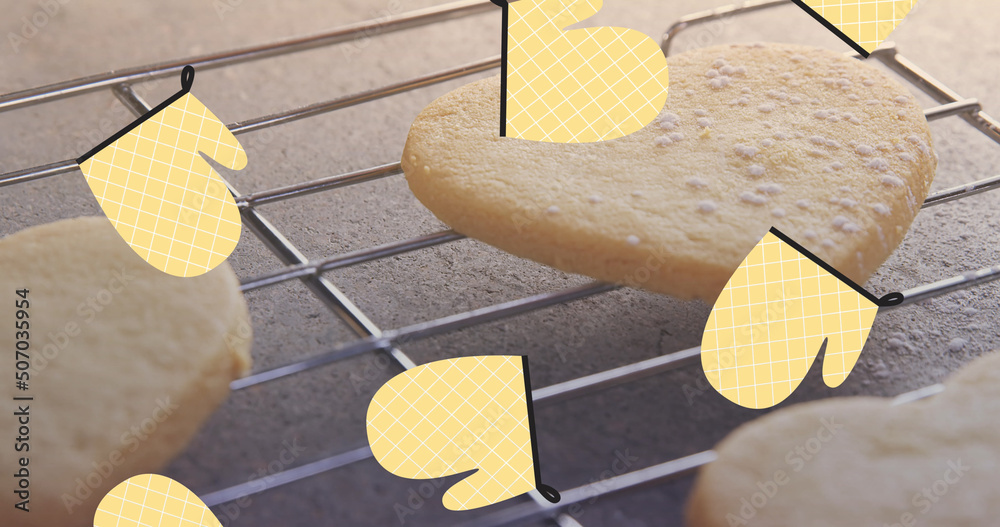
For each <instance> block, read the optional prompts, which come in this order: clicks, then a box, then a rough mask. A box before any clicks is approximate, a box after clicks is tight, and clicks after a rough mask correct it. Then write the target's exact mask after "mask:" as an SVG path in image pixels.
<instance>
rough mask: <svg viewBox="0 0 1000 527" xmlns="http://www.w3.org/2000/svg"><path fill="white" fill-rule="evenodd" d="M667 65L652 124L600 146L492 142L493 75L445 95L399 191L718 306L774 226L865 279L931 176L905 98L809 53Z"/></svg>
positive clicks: (599, 269) (604, 270)
mask: <svg viewBox="0 0 1000 527" xmlns="http://www.w3.org/2000/svg"><path fill="white" fill-rule="evenodd" d="M669 67H670V82H671V84H670V92H669V93H670V94H669V97H668V100H667V104H666V106H665V107H664V109H663V111H662V112H661V114H660V115H659V117H658V118H657V120H655V121H654V122H653V123H651V124H650V125H648V126H647V127H645V128H643V129H642V130H640V131H638V132H636V133H634V134H631V135H629V136H626V137H623V138H620V139H615V140H612V141H605V142H601V143H590V144H548V143H540V142H533V141H525V140H520V139H514V138H501V137H499V122H500V115H499V111H500V99H499V95H500V80H499V77H493V78H489V79H484V80H481V81H478V82H474V83H472V84H469V85H467V86H464V87H462V88H459V89H457V90H455V91H453V92H451V93H448V94H446V95H444V96H442V97H441V98H439V99H437V100H436V101H434V102H433V103H431V104H430V105H429V106H428V107H427V108H426V109H424V111H423V112H422V113H421V114H420V115H419V116H418V117H417V119H416V120H415V122H414V123H413V125H412V126H411V128H410V133H409V137H408V138H407V142H406V146H405V149H404V152H403V157H402V166H403V170H404V172H405V173H406V178H407V181H408V182H409V185H410V189H411V190H412V191H413V193H414V194H415V195H416V196H417V198H418V199H419V200H420V201H421V202H422V203H423V204H424V205H425V206H427V208H429V209H430V210H431V211H432V212H433V213H434V214H435V215H436V216H437V217H438V218H439V219H440V220H441V221H443V222H444V223H446V224H448V225H450V226H451V227H452V228H454V229H455V230H456V231H458V232H461V233H463V234H466V235H468V236H470V237H473V238H477V239H480V240H482V241H484V242H486V243H489V244H491V245H494V246H497V247H499V248H501V249H503V250H505V251H508V252H510V253H513V254H515V255H518V256H522V257H526V258H530V259H533V260H536V261H539V262H542V263H544V264H548V265H551V266H553V267H556V268H558V269H561V270H564V271H567V272H573V273H580V274H584V275H589V276H592V277H594V278H597V279H600V280H604V281H608V282H615V283H622V284H625V285H628V286H634V287H643V288H646V289H649V290H652V291H656V292H660V293H666V294H671V295H674V296H676V297H679V298H683V299H688V298H701V299H703V300H706V301H708V302H710V303H711V302H714V301H715V299H716V297H717V296H718V294H719V292H720V291H721V290H722V288H723V286H724V285H725V284H726V282H727V281H728V279H729V277H730V276H731V275H732V273H733V271H734V270H735V269H736V268H737V267H738V266H739V264H740V262H741V261H742V260H743V258H744V257H746V255H747V253H749V252H750V250H751V249H753V247H754V245H756V243H757V242H758V241H759V240H760V239H761V237H763V236H764V234H765V233H766V232H767V230H768V229H769V228H770V227H772V226H775V227H777V228H779V229H780V230H781V231H782V232H785V233H786V234H788V235H789V236H791V237H792V238H793V239H795V240H796V241H798V242H799V243H801V244H802V245H803V246H805V247H806V248H807V249H809V250H810V251H812V252H814V253H816V254H817V255H818V256H819V257H821V258H823V259H824V260H825V261H827V262H829V263H830V264H832V265H833V266H834V267H836V268H837V269H838V270H840V271H841V272H843V273H844V274H845V275H847V276H848V277H850V278H851V279H852V280H855V281H857V282H859V283H864V282H865V281H866V280H867V279H868V277H869V276H870V275H871V274H872V273H873V272H874V271H875V269H877V268H878V266H879V265H881V264H882V262H884V261H885V259H886V258H888V256H889V255H890V254H891V253H892V251H893V250H894V249H895V248H896V246H897V245H898V244H899V243H900V241H901V240H902V239H903V236H904V235H905V233H906V230H907V229H908V228H909V225H910V223H911V222H912V221H913V218H914V216H915V215H916V213H917V211H918V210H919V208H920V206H921V204H922V203H923V201H924V199H925V198H926V197H927V193H928V191H929V189H930V185H931V181H932V179H933V177H934V171H935V168H936V166H937V160H936V157H935V155H934V152H933V150H932V146H931V134H930V129H929V127H928V125H927V122H926V120H925V119H924V115H923V111H922V109H921V108H920V106H919V104H918V103H917V101H916V99H915V98H914V97H913V96H912V95H911V94H910V93H909V92H908V91H907V90H906V89H905V88H904V87H903V86H902V85H900V84H899V83H898V82H896V81H894V80H892V79H890V78H889V77H888V76H887V75H886V74H884V73H882V72H881V71H880V70H878V69H875V68H874V67H872V66H869V65H867V64H864V63H862V62H861V61H858V60H856V59H853V58H849V57H846V56H844V55H841V54H839V53H835V52H832V51H828V50H824V49H818V48H811V47H805V46H796V45H787V44H767V45H760V44H757V45H727V46H718V47H712V48H705V49H700V50H694V51H690V52H686V53H683V54H679V55H676V56H674V57H671V58H670V59H669ZM593 196H600V200H593V199H591V198H592V197H593ZM552 211H558V213H552ZM636 242H638V243H636Z"/></svg>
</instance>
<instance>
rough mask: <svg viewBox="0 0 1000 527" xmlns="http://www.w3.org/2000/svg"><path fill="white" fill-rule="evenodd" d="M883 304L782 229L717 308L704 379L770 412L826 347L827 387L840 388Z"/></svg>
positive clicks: (885, 300)
mask: <svg viewBox="0 0 1000 527" xmlns="http://www.w3.org/2000/svg"><path fill="white" fill-rule="evenodd" d="M902 301H903V295H901V294H899V293H890V294H888V295H886V296H884V297H882V298H881V299H879V298H876V297H875V296H873V295H872V294H871V293H869V292H867V291H865V290H864V289H862V288H861V287H860V286H858V285H857V284H854V283H853V282H851V281H850V280H849V279H847V278H846V277H845V276H843V275H842V274H841V273H839V272H838V271H837V270H835V269H834V268H833V267H831V266H829V265H827V264H826V263H825V262H823V261H822V260H820V259H819V258H817V257H816V256H815V255H813V254H812V253H810V252H808V251H806V250H805V249H804V248H802V247H801V246H800V245H798V244H797V243H795V242H794V241H792V240H791V239H790V238H788V237H787V236H785V235H784V234H782V233H781V232H780V231H778V230H777V229H774V228H772V229H771V231H770V232H769V233H768V234H767V235H765V236H764V238H763V239H762V240H761V241H760V243H758V244H757V246H756V247H754V249H753V251H751V252H750V254H749V255H747V257H746V259H745V260H743V263H742V264H740V266H739V267H738V268H737V269H736V272H735V273H734V274H733V276H732V278H730V279H729V283H728V284H726V287H725V289H723V290H722V294H721V295H720V296H719V299H718V300H717V301H716V302H715V306H714V307H713V308H712V313H711V314H710V315H709V317H708V324H707V326H706V327H705V333H704V335H703V336H702V343H701V363H702V367H703V368H704V370H705V376H706V377H707V378H708V382H709V384H711V385H712V387H714V388H715V389H716V390H717V391H718V392H719V393H720V394H722V396H723V397H725V398H726V399H729V400H730V401H732V402H734V403H736V404H738V405H740V406H743V407H746V408H758V409H760V408H770V407H772V406H774V405H776V404H778V403H780V402H781V401H783V400H785V398H787V397H788V396H789V395H791V394H792V392H794V391H795V389H796V388H798V386H799V384H800V383H801V382H802V380H803V379H804V378H805V376H806V372H808V371H809V369H810V368H811V367H812V364H813V361H815V359H816V355H817V354H818V353H819V350H820V348H821V347H822V345H823V341H824V340H826V342H827V344H826V353H825V354H824V357H823V380H824V382H826V385H827V386H829V387H831V388H836V387H837V386H840V384H841V383H843V382H844V380H845V379H847V376H848V375H849V374H850V373H851V370H853V369H854V365H855V364H856V363H857V361H858V357H859V356H860V355H861V350H862V348H864V345H865V341H866V340H867V339H868V332H869V331H870V330H871V326H872V323H873V322H874V320H875V314H876V313H877V312H878V308H879V307H885V306H891V305H898V304H899V303H901V302H902Z"/></svg>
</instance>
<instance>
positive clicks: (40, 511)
mask: <svg viewBox="0 0 1000 527" xmlns="http://www.w3.org/2000/svg"><path fill="white" fill-rule="evenodd" d="M0 269H3V273H0V286H2V289H3V291H5V292H6V293H5V294H6V295H8V296H10V297H11V298H10V301H9V302H3V306H2V307H0V317H3V319H4V320H8V321H14V320H19V321H27V324H26V325H23V326H24V327H23V328H21V329H16V328H15V327H14V323H13V322H11V323H10V325H9V327H7V328H5V329H4V330H3V331H2V335H3V339H4V342H6V343H7V346H9V347H10V348H11V349H12V350H13V348H14V346H15V344H14V342H15V341H17V340H25V337H27V342H29V346H28V349H27V350H26V352H25V353H26V354H27V358H24V360H25V361H26V362H27V363H28V364H30V366H29V367H27V368H26V369H24V370H23V371H24V372H26V373H27V374H28V377H27V381H26V382H27V390H18V389H17V388H16V387H15V382H14V380H13V379H11V381H10V382H4V383H3V385H2V386H0V397H3V398H4V399H5V400H7V401H11V399H12V398H13V397H17V396H30V397H33V399H32V400H24V401H16V402H15V403H14V404H17V405H23V407H24V408H26V409H27V410H26V411H27V413H28V414H29V416H28V418H27V421H28V423H27V425H25V426H27V427H28V429H29V432H30V434H27V435H30V442H28V443H27V444H29V448H30V450H27V449H25V450H23V451H20V450H15V448H14V446H13V445H11V446H10V448H4V449H0V466H3V467H5V470H7V469H9V471H10V474H14V472H15V471H16V470H17V469H18V468H19V467H20V466H21V463H22V462H21V461H20V459H21V458H22V457H25V458H27V459H28V460H29V461H28V464H27V467H26V468H27V470H28V472H29V474H30V483H31V486H30V504H29V507H30V512H29V513H24V512H22V511H21V510H18V509H16V508H14V504H15V503H16V502H19V501H20V498H18V497H17V496H15V495H14V494H12V493H10V492H8V493H6V497H5V498H4V499H3V500H2V503H3V504H4V506H3V508H2V510H0V525H17V526H19V527H41V526H45V527H74V526H79V527H88V526H92V525H93V519H94V511H95V510H96V509H97V505H98V503H99V502H100V500H101V498H103V497H104V495H105V494H106V493H107V492H108V491H109V490H111V489H112V488H113V487H115V485H117V484H118V483H120V482H121V481H123V480H125V479H127V478H129V477H130V476H133V475H136V474H142V473H147V472H154V471H156V470H159V469H160V468H162V467H163V466H164V465H165V464H166V463H167V462H168V461H169V460H170V459H171V458H172V457H173V456H174V455H175V454H177V453H178V452H179V451H180V450H181V449H182V448H184V446H185V445H186V444H187V442H188V440H190V439H191V437H192V436H193V435H194V434H195V432H197V431H198V429H199V427H200V426H201V424H202V423H203V422H204V421H205V419H207V418H208V416H209V414H211V413H212V411H213V410H214V409H215V408H216V407H218V406H219V405H220V404H221V403H222V401H223V400H225V399H226V397H227V396H228V395H229V391H230V390H229V383H230V382H231V381H232V380H234V379H236V378H238V377H241V376H242V375H244V374H245V373H246V372H247V371H248V370H249V367H250V353H249V350H250V344H251V331H250V324H249V318H248V313H247V307H246V304H245V302H244V300H243V295H242V294H241V293H240V289H239V281H238V280H237V278H236V275H235V274H234V273H233V271H232V270H231V269H230V268H229V265H228V264H226V263H223V264H221V265H219V267H218V268H216V269H213V270H212V271H209V272H207V273H205V274H203V275H201V276H197V277H190V278H182V277H176V276H170V275H168V274H165V273H163V272H161V271H159V270H157V269H155V268H153V267H152V266H150V265H149V264H147V263H146V262H145V261H143V259H142V258H141V257H139V255H137V254H136V253H135V252H134V251H132V249H131V248H129V246H128V244H126V243H125V242H124V241H122V239H121V236H119V235H118V233H117V232H116V231H115V228H114V227H113V226H112V225H111V223H110V221H108V219H107V218H105V217H92V218H76V219H71V220H64V221H59V222H55V223H50V224H47V225H41V226H38V227H32V228H30V229H26V230H24V231H21V232H18V233H16V234H13V235H11V236H8V237H6V238H4V239H2V240H0ZM19 290H27V292H26V293H25V294H24V298H22V297H21V296H17V300H18V301H21V300H25V302H21V306H22V309H23V312H24V313H25V314H22V315H18V314H17V311H18V307H16V306H15V302H14V296H15V294H16V293H15V291H19ZM18 331H25V332H26V333H16V332H18ZM11 355H12V357H11V358H13V351H12V353H11ZM26 366H27V365H26ZM19 371H20V370H19ZM13 376H14V375H11V377H13ZM19 419H20V418H19V417H18V416H15V415H14V411H13V410H11V411H4V412H2V413H0V430H6V431H11V432H12V433H13V432H15V431H17V430H18V427H19V426H21V423H19V421H18V420H19Z"/></svg>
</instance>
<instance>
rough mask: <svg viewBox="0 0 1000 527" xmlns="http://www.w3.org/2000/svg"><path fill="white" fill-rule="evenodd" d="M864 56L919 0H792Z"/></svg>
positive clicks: (885, 37)
mask: <svg viewBox="0 0 1000 527" xmlns="http://www.w3.org/2000/svg"><path fill="white" fill-rule="evenodd" d="M793 1H794V2H795V3H796V4H798V6H799V7H801V8H802V9H805V10H806V12H807V13H809V14H810V15H812V17H813V18H815V19H816V20H817V21H819V22H820V23H821V24H823V25H824V26H826V27H827V29H829V30H831V31H833V32H834V34H836V35H837V36H838V37H840V38H841V40H843V41H844V42H846V43H847V44H849V45H850V46H851V47H852V48H854V49H855V51H857V52H858V53H860V54H861V55H862V56H864V57H866V58H867V57H868V55H869V54H871V52H872V51H875V48H877V47H879V45H881V44H882V42H884V41H885V39H887V38H889V34H890V33H892V32H893V30H895V29H896V26H898V25H899V23H900V22H902V21H903V19H904V18H906V15H907V14H909V13H910V10H911V9H913V5H914V4H916V3H917V0H793Z"/></svg>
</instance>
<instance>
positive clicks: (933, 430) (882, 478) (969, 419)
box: [686, 351, 1000, 527]
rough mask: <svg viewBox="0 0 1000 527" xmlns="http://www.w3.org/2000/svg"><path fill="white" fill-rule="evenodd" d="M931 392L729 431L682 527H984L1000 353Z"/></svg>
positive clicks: (807, 409) (999, 510)
mask: <svg viewBox="0 0 1000 527" xmlns="http://www.w3.org/2000/svg"><path fill="white" fill-rule="evenodd" d="M944 385H945V389H944V391H943V392H942V393H940V394H937V395H934V396H932V397H930V398H927V399H922V400H919V401H915V402H910V403H906V404H902V405H893V404H892V400H891V399H882V398H875V397H840V398H833V399H826V400H822V401H815V402H809V403H804V404H798V405H794V406H790V407H787V408H785V409H782V410H778V411H775V412H772V413H770V414H768V415H766V416H764V417H761V418H759V419H756V420H754V421H751V422H749V423H747V424H744V425H743V426H741V427H739V428H737V429H736V431H734V432H733V433H732V434H730V435H729V436H728V437H727V438H726V439H725V440H723V441H722V442H721V443H720V444H719V445H718V446H717V447H716V449H715V450H716V452H717V453H718V456H719V457H718V459H717V460H716V461H713V462H711V463H709V464H708V465H707V466H706V467H704V468H703V469H702V470H701V471H700V472H699V474H698V478H697V480H696V481H695V484H694V488H693V489H692V491H691V498H690V500H689V502H688V506H687V519H686V525H688V526H689V527H729V526H732V525H746V526H751V527H752V526H767V527H800V526H805V525H808V526H811V527H812V526H815V527H856V526H861V525H865V526H868V525H872V526H882V525H941V526H944V525H947V526H949V527H958V526H961V527H972V526H977V527H978V526H985V525H995V524H996V518H997V517H998V516H1000V501H998V500H996V499H995V495H996V489H997V487H998V485H1000V476H998V474H997V470H996V467H997V466H998V465H1000V450H998V449H997V444H998V443H1000V423H998V422H997V420H996V419H991V418H986V417H985V416H995V415H997V414H998V413H1000V352H997V351H994V352H993V353H992V354H989V355H987V356H984V357H981V358H979V359H976V360H975V361H973V362H972V363H971V364H968V365H966V366H965V367H963V368H962V369H961V370H960V371H959V372H957V373H955V374H953V375H952V376H951V377H950V378H948V379H947V380H946V381H945V383H944Z"/></svg>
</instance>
